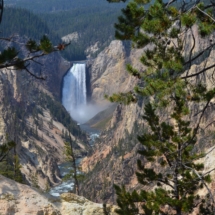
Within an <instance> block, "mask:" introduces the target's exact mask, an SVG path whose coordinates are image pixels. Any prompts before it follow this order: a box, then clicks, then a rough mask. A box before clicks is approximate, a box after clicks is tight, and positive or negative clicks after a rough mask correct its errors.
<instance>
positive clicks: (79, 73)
mask: <svg viewBox="0 0 215 215" xmlns="http://www.w3.org/2000/svg"><path fill="white" fill-rule="evenodd" d="M62 103H63V106H64V107H65V108H66V110H67V111H68V112H69V113H70V115H71V116H72V118H73V119H75V120H76V121H77V122H79V123H83V122H84V120H85V115H86V110H85V108H86V103H87V89H86V65H85V64H84V63H77V64H73V66H72V68H71V69H70V70H69V72H68V73H67V74H66V75H65V77H64V80H63V92H62Z"/></svg>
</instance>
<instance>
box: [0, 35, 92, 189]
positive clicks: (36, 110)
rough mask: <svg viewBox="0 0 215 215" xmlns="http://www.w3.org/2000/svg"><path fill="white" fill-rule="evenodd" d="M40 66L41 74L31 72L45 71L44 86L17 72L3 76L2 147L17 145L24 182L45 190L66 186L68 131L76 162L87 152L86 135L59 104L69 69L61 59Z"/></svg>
mask: <svg viewBox="0 0 215 215" xmlns="http://www.w3.org/2000/svg"><path fill="white" fill-rule="evenodd" d="M20 40H22V38H20ZM40 63H41V64H43V65H44V66H42V68H41V65H38V64H31V65H30V70H31V71H32V72H34V73H36V74H39V71H41V70H42V73H43V75H44V76H45V77H46V80H45V81H41V80H36V79H35V78H34V77H32V76H30V75H29V74H27V73H26V72H25V71H17V70H13V68H11V69H3V70H1V71H0V88H1V90H0V91H1V93H0V98H1V102H0V110H1V118H0V137H1V141H2V142H6V141H7V139H9V140H14V141H15V142H16V144H17V145H16V154H17V155H18V156H19V159H20V164H21V166H22V168H21V172H22V173H23V174H24V176H25V179H24V180H25V182H26V183H30V184H31V185H34V186H38V187H40V188H41V189H43V190H45V189H48V188H49V187H50V186H52V185H55V184H57V183H59V182H60V181H61V176H60V173H59V170H58V166H57V165H58V164H59V163H61V162H63V161H64V160H65V156H64V142H65V133H66V131H67V129H68V128H70V129H71V130H72V139H75V138H76V139H77V138H78V141H77V144H76V145H75V153H76V155H77V156H82V155H84V154H86V152H87V149H88V146H87V144H86V143H87V141H86V135H85V134H84V133H83V132H81V131H80V128H79V127H78V126H77V124H76V122H74V121H72V119H71V118H70V116H69V114H68V113H67V111H66V110H65V108H64V107H63V106H62V105H61V103H60V101H59V100H60V99H59V98H60V94H61V93H60V92H61V89H60V87H61V80H62V77H63V75H64V73H65V72H66V71H67V69H68V68H69V66H70V65H69V63H68V62H66V61H64V60H63V59H62V58H61V57H60V55H59V54H58V53H54V54H51V55H49V56H46V57H44V58H41V59H40ZM64 131H65V133H64ZM35 183H36V184H35Z"/></svg>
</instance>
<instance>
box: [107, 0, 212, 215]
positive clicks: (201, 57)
mask: <svg viewBox="0 0 215 215" xmlns="http://www.w3.org/2000/svg"><path fill="white" fill-rule="evenodd" d="M114 2H115V1H114ZM213 11H214V4H213V3H212V2H210V3H207V2H200V1H197V2H196V1H195V2H192V1H191V2H189V1H180V2H178V1H176V0H170V1H168V2H166V1H162V0H155V1H154V2H150V1H149V0H133V1H129V3H128V4H127V6H126V8H125V9H123V10H122V15H121V16H120V17H119V20H118V23H117V24H115V27H116V37H117V38H118V39H121V40H131V41H132V46H133V47H134V48H144V52H143V55H142V56H141V58H140V61H141V63H142V64H143V67H142V69H141V70H138V69H136V68H135V67H134V66H132V65H127V70H128V72H129V73H130V74H131V75H133V76H134V77H136V78H137V80H138V84H137V85H136V86H135V87H134V89H133V91H129V92H128V93H120V94H114V95H112V96H109V97H108V96H106V98H109V100H110V101H112V102H123V103H124V104H129V103H130V102H136V101H137V100H138V99H139V98H140V97H143V98H144V101H145V108H144V110H145V115H144V116H143V119H144V121H145V123H146V124H147V125H148V127H149V128H150V130H149V132H146V133H143V134H142V135H140V136H138V140H139V142H140V143H141V144H142V145H143V149H142V150H140V151H139V152H138V153H139V154H141V155H142V156H143V158H144V162H141V161H140V160H138V162H137V166H138V171H137V173H136V175H137V178H138V181H139V183H140V184H142V185H143V186H145V187H148V188H149V187H150V186H151V187H154V188H155V189H154V190H152V191H150V190H149V189H147V190H146V189H142V190H134V191H133V192H131V193H130V192H127V191H126V188H125V187H124V186H123V187H119V186H115V189H116V194H117V203H118V205H119V207H120V208H119V209H118V210H117V212H118V214H123V215H134V214H147V215H149V214H177V215H181V214H188V213H191V212H192V211H193V210H194V208H196V207H198V209H199V214H215V210H214V207H215V202H214V198H213V196H212V193H211V191H210V189H209V188H208V185H207V183H209V182H210V176H209V173H210V172H211V171H213V170H214V169H213V168H212V169H211V170H209V171H208V172H206V173H203V172H202V170H203V168H204V165H203V164H202V163H200V162H198V159H199V158H202V157H204V156H205V154H204V153H197V152H195V151H196V150H195V147H196V144H197V143H198V139H197V136H198V135H199V130H200V124H201V122H202V119H203V117H204V114H205V112H206V111H207V109H208V107H209V106H210V105H212V101H213V98H214V96H215V88H214V84H212V85H211V86H206V84H205V78H201V77H205V76H206V74H208V73H209V74H210V73H211V71H212V69H214V67H215V64H214V63H213V61H211V62H212V63H211V62H209V61H208V58H209V57H210V54H211V52H212V50H213V48H214V45H215V41H214V40H213V39H210V35H211V34H212V32H213V31H214V30H215V25H214V20H215V19H214V12H213ZM195 29H197V30H198V36H199V38H203V39H204V40H207V44H208V45H207V46H206V47H205V46H199V47H198V49H197V47H196V44H197V43H199V40H201V39H198V40H197V39H196V38H195V34H194V31H195ZM188 35H190V38H189V40H188ZM187 40H188V41H187ZM201 62H205V63H203V64H200V63H201ZM197 63H198V65H199V66H198V68H197V69H194V70H192V68H193V65H194V64H197ZM212 82H213V80H212ZM149 101H151V102H149ZM194 105H199V109H198V111H197V112H195V111H193V110H192V111H191V108H192V107H193V106H194ZM161 112H163V113H164V112H165V113H166V114H163V115H165V116H166V117H165V119H163V118H161V117H160V114H159V113H161ZM188 119H189V120H188ZM156 166H157V168H155V167H156ZM203 187H205V188H206V190H207V192H208V194H207V195H206V196H205V198H202V197H201V198H200V196H198V194H197V192H198V191H199V190H200V189H201V188H203Z"/></svg>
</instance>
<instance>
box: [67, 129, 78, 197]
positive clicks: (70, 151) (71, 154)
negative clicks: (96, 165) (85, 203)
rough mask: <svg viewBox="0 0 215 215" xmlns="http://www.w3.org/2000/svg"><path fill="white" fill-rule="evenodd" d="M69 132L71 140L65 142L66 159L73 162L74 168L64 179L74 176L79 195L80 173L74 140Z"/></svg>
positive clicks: (76, 191) (76, 190)
mask: <svg viewBox="0 0 215 215" xmlns="http://www.w3.org/2000/svg"><path fill="white" fill-rule="evenodd" d="M68 134H69V142H65V143H64V149H65V152H64V154H65V155H66V160H67V161H69V162H71V164H72V169H71V171H70V172H69V173H68V174H67V175H66V176H65V177H64V180H68V179H70V178H71V177H72V178H73V179H74V180H75V183H74V188H75V193H76V194H77V195H79V181H78V174H77V171H78V168H77V165H76V158H75V154H74V150H73V141H72V138H71V135H70V133H69V132H68Z"/></svg>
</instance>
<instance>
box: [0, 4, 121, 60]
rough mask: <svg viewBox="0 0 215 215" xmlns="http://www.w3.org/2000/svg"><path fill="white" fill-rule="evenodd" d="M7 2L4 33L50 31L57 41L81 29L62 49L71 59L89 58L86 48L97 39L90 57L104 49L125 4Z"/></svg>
mask: <svg viewBox="0 0 215 215" xmlns="http://www.w3.org/2000/svg"><path fill="white" fill-rule="evenodd" d="M5 4H6V6H7V7H6V9H5V12H4V14H3V16H4V17H3V23H2V25H1V29H2V31H3V30H4V36H8V35H11V34H13V33H14V32H16V33H18V34H19V35H26V36H28V37H30V38H33V39H39V38H40V37H41V35H44V34H47V35H48V36H49V38H50V39H51V41H52V42H53V43H59V42H60V38H62V37H63V36H66V35H68V34H71V33H77V34H78V39H77V40H76V41H75V40H73V41H71V44H70V46H69V47H67V49H66V50H65V51H63V52H62V53H61V54H62V56H63V57H64V58H65V59H67V60H69V61H76V60H84V59H86V55H88V54H89V53H87V52H86V49H87V48H88V47H90V46H93V45H95V44H96V43H97V46H98V47H97V50H96V51H94V52H93V53H92V54H91V55H90V57H91V58H92V57H95V56H96V55H97V54H98V53H99V52H100V51H101V50H103V49H104V48H105V47H106V46H107V45H108V44H109V43H110V41H111V40H113V39H114V23H115V22H116V21H117V17H118V16H119V14H120V11H121V8H122V7H123V4H121V3H119V4H115V5H113V4H110V3H108V2H106V1H98V0H90V1H87V2H86V1H82V0H81V1H78V2H76V1H67V0H66V1H55V0H49V1H46V2H45V3H44V2H42V3H41V1H34V2H31V1H27V0H21V1H14V0H9V1H6V2H5ZM21 8H25V9H21ZM23 23H24V25H23ZM6 26H10V27H9V28H6ZM14 29H15V30H14ZM38 32H40V33H39V34H38Z"/></svg>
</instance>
